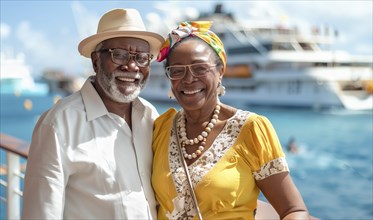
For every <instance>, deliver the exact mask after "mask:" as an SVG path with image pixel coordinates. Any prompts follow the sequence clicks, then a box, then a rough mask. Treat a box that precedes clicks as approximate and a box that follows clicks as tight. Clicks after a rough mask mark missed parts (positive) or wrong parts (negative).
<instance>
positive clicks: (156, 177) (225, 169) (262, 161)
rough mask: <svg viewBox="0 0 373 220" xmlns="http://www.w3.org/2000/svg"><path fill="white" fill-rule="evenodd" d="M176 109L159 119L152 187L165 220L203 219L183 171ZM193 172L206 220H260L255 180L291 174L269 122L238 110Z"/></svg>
mask: <svg viewBox="0 0 373 220" xmlns="http://www.w3.org/2000/svg"><path fill="white" fill-rule="evenodd" d="M175 115H176V110H175V109H170V110H168V111H167V112H165V113H164V114H162V115H161V116H160V117H159V118H157V119H156V121H155V124H154V126H155V128H154V134H153V152H154V159H153V174H152V184H153V188H154V191H155V194H156V199H157V200H158V202H159V207H158V218H159V219H198V217H197V216H196V211H195V208H194V206H193V203H192V199H191V196H190V193H189V189H188V185H187V180H186V176H185V172H184V170H183V167H182V164H181V160H180V156H179V151H178V145H177V143H176V142H177V141H176V136H175V131H174V129H173V119H174V116H175ZM188 168H189V174H190V176H191V179H192V184H193V188H194V191H195V194H196V197H197V200H198V203H199V207H200V210H201V213H202V216H203V218H204V219H254V215H255V210H256V206H257V199H258V196H259V189H258V187H257V186H256V184H255V179H257V180H260V179H264V178H266V177H268V176H270V175H273V174H276V173H280V172H288V171H289V169H288V166H287V163H286V160H285V155H284V153H283V151H282V148H281V144H280V142H279V140H278V138H277V135H276V132H275V130H274V128H273V127H272V125H271V123H270V122H269V120H268V119H267V118H265V117H263V116H260V115H257V114H254V113H251V112H248V111H243V110H238V111H237V112H236V114H235V115H234V116H233V117H232V118H230V119H229V120H228V121H227V123H226V125H225V127H224V128H223V130H222V131H221V132H220V134H219V135H218V136H217V137H216V139H215V141H214V143H213V145H212V146H211V147H210V148H209V149H207V150H206V151H205V152H204V153H203V154H202V155H201V156H200V158H198V160H196V161H195V162H194V163H192V164H190V165H189V167H188Z"/></svg>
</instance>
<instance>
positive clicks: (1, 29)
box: [0, 22, 11, 39]
mask: <svg viewBox="0 0 373 220" xmlns="http://www.w3.org/2000/svg"><path fill="white" fill-rule="evenodd" d="M10 33H11V28H10V26H9V25H8V24H6V23H3V22H1V24H0V36H1V38H2V39H5V38H7V37H9V35H10Z"/></svg>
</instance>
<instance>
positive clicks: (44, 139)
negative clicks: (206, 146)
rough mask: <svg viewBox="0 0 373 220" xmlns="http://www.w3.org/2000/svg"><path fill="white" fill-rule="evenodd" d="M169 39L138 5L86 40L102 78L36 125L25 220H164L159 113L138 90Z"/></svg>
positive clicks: (108, 17)
mask: <svg viewBox="0 0 373 220" xmlns="http://www.w3.org/2000/svg"><path fill="white" fill-rule="evenodd" d="M162 43H163V38H162V36H160V35H158V34H156V33H152V32H148V31H146V29H145V27H144V24H143V21H142V19H141V17H140V14H139V12H138V11H136V10H134V9H115V10H111V11H109V12H107V13H106V14H104V15H103V16H102V18H101V19H100V22H99V24H98V30H97V34H95V35H92V36H90V37H88V38H86V39H84V40H83V41H81V42H80V44H79V52H80V54H81V55H83V56H85V57H88V58H89V57H90V58H91V60H92V65H93V69H94V71H95V73H96V75H95V76H91V77H90V78H88V79H87V81H86V82H85V84H84V85H83V87H82V88H81V90H80V91H79V92H76V93H74V94H73V95H71V96H69V97H66V98H64V99H62V100H60V101H59V102H58V103H57V104H56V105H55V106H54V107H53V108H51V109H50V110H48V111H47V112H45V113H44V114H43V115H42V116H41V117H40V119H39V121H38V123H37V124H36V126H35V129H34V132H33V136H32V142H31V147H30V152H29V159H28V163H27V170H26V175H25V183H24V198H23V213H22V218H25V219H29V218H37V219H71V218H77V219H94V218H97V219H152V218H156V202H155V199H154V194H153V190H152V187H151V181H150V180H151V164H152V157H153V155H152V150H151V144H152V143H151V137H152V129H153V120H154V119H155V118H156V117H157V116H158V113H157V111H156V109H155V108H154V107H153V106H152V105H151V104H150V103H149V102H147V101H146V100H144V99H142V98H140V97H138V95H139V93H140V91H141V89H142V88H143V87H144V85H145V83H146V81H147V79H148V76H149V71H150V67H149V64H150V62H151V61H152V60H153V59H154V58H156V57H157V54H158V51H159V48H160V46H161V45H162Z"/></svg>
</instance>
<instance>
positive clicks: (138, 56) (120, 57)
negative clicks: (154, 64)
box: [96, 48, 153, 67]
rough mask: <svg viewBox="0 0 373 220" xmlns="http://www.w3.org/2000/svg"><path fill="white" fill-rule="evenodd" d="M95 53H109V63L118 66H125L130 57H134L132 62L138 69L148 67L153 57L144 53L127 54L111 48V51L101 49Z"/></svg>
mask: <svg viewBox="0 0 373 220" xmlns="http://www.w3.org/2000/svg"><path fill="white" fill-rule="evenodd" d="M96 52H109V53H110V54H111V61H113V63H115V64H118V65H125V64H127V63H128V62H129V61H130V59H131V57H134V61H135V63H136V65H137V66H139V67H146V66H149V64H150V60H151V59H152V58H153V55H150V54H149V53H144V52H129V51H128V50H124V49H119V48H113V49H101V50H98V51H96Z"/></svg>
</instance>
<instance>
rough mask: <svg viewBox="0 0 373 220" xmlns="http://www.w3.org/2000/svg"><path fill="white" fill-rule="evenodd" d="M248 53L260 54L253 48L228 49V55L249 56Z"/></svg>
mask: <svg viewBox="0 0 373 220" xmlns="http://www.w3.org/2000/svg"><path fill="white" fill-rule="evenodd" d="M247 53H259V51H258V50H257V49H256V48H255V47H253V46H244V47H237V48H228V54H247Z"/></svg>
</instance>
